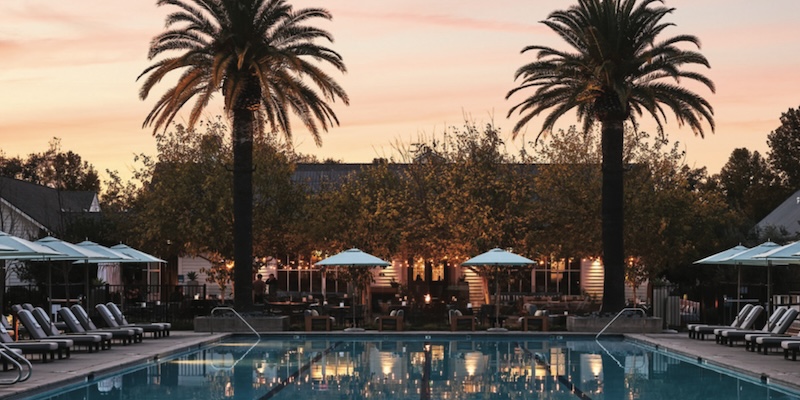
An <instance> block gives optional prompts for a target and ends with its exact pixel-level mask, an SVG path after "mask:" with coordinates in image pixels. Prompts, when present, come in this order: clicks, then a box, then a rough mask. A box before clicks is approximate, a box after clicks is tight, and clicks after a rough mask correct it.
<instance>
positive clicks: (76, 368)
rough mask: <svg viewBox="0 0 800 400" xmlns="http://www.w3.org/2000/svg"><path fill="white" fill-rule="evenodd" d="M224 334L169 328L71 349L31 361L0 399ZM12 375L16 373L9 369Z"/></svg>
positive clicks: (77, 379) (42, 389)
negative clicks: (159, 334)
mask: <svg viewBox="0 0 800 400" xmlns="http://www.w3.org/2000/svg"><path fill="white" fill-rule="evenodd" d="M223 336H226V334H208V333H195V332H190V331H172V333H171V334H170V336H167V337H163V338H159V339H153V338H150V337H145V339H144V341H143V342H142V343H134V344H130V345H127V346H124V345H121V344H116V343H115V344H114V345H113V346H112V347H111V349H110V350H102V351H99V352H94V353H87V352H86V351H85V350H78V351H73V352H72V356H71V357H70V358H69V359H64V360H58V359H56V360H55V361H48V362H47V363H42V361H41V360H39V359H38V356H37V359H36V360H32V361H31V364H32V365H33V374H32V375H31V378H30V379H28V380H27V381H25V382H21V383H17V384H14V385H10V386H0V399H25V398H28V397H30V396H32V395H33V394H34V393H42V392H46V391H48V390H52V389H54V388H57V387H60V386H64V385H69V384H72V383H78V382H85V381H87V380H91V379H93V377H94V376H98V375H101V374H104V373H109V372H111V371H115V370H120V369H125V368H127V367H131V366H133V365H135V364H137V363H140V362H141V361H142V360H153V359H154V358H163V357H166V356H168V355H170V354H173V353H175V352H178V351H183V350H185V349H187V348H192V347H198V346H202V345H203V344H206V343H209V342H214V341H217V340H219V339H220V338H221V337H223ZM13 376H16V372H13ZM0 377H2V378H5V379H9V378H10V377H12V372H0Z"/></svg>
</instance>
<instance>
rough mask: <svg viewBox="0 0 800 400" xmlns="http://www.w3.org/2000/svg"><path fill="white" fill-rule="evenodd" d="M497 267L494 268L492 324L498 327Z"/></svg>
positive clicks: (498, 288) (498, 291) (498, 287)
mask: <svg viewBox="0 0 800 400" xmlns="http://www.w3.org/2000/svg"><path fill="white" fill-rule="evenodd" d="M498 271H499V269H498V268H497V267H495V269H494V326H495V327H497V328H499V327H500V284H499V283H498V282H497V281H498V280H499V279H500V274H499V273H498Z"/></svg>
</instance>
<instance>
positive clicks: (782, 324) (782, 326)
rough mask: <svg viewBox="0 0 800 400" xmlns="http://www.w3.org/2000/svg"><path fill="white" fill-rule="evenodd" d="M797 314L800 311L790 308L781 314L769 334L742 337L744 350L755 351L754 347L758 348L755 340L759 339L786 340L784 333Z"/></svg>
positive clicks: (751, 334)
mask: <svg viewBox="0 0 800 400" xmlns="http://www.w3.org/2000/svg"><path fill="white" fill-rule="evenodd" d="M798 313H800V311H797V310H796V309H794V308H790V309H788V310H786V312H785V313H783V315H782V316H781V319H780V320H779V321H778V323H777V324H775V328H773V329H772V330H771V331H769V333H764V332H751V333H748V334H746V335H744V348H745V349H746V350H747V351H756V350H757V349H756V347H758V343H757V342H756V339H757V338H760V337H769V336H775V337H782V338H788V337H789V335H787V334H786V331H787V330H789V327H791V326H792V323H793V322H794V320H795V319H797V314H798ZM759 350H760V348H759Z"/></svg>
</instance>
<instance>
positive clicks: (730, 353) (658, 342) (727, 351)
mask: <svg viewBox="0 0 800 400" xmlns="http://www.w3.org/2000/svg"><path fill="white" fill-rule="evenodd" d="M625 336H627V337H629V338H631V339H634V340H639V341H642V342H645V343H647V344H650V345H653V346H659V347H662V348H665V349H668V350H669V351H671V352H673V353H677V354H681V355H684V356H687V357H690V358H693V359H698V360H700V361H704V362H707V363H709V364H712V365H718V366H722V367H725V368H727V369H730V370H733V371H736V372H739V373H741V374H743V375H750V376H752V377H754V378H757V379H760V380H762V381H767V382H769V383H773V384H778V385H781V386H784V387H788V388H791V389H793V390H796V391H800V361H791V359H790V360H785V359H784V358H783V349H777V350H771V351H770V353H769V354H767V355H764V354H763V353H755V352H750V351H747V350H745V349H744V344H739V345H737V346H733V347H728V346H727V345H719V344H717V343H716V342H715V340H714V337H713V335H712V336H711V338H710V339H708V338H706V340H697V339H689V334H688V333H686V332H682V333H648V334H636V335H625Z"/></svg>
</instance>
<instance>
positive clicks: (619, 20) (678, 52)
mask: <svg viewBox="0 0 800 400" xmlns="http://www.w3.org/2000/svg"><path fill="white" fill-rule="evenodd" d="M656 3H660V2H659V1H658V0H641V1H636V0H579V1H578V5H575V6H572V7H570V8H569V9H567V10H563V11H555V12H553V13H551V14H550V15H549V16H548V19H547V20H545V21H543V22H542V23H544V24H545V25H546V26H548V27H549V28H551V29H552V30H554V31H555V32H556V33H557V34H558V35H559V36H560V37H561V38H562V39H564V40H565V41H566V42H567V44H568V45H569V46H570V47H571V48H572V49H571V51H560V50H557V49H555V48H551V47H547V46H540V45H533V46H528V47H526V48H524V49H523V52H527V51H537V52H538V56H537V60H536V61H534V62H531V63H529V64H526V65H524V66H522V67H520V68H519V69H518V70H517V72H516V78H517V79H522V81H521V83H520V85H519V86H518V87H516V88H514V89H512V90H511V91H509V93H508V94H507V96H506V97H507V98H508V97H511V96H512V95H514V94H515V93H518V92H522V91H525V90H527V89H529V88H536V90H535V91H534V93H532V94H531V95H529V96H528V97H527V98H525V99H524V100H522V101H521V102H520V103H518V104H517V105H515V106H513V107H512V108H511V109H510V110H509V113H508V115H509V116H511V115H513V114H514V113H515V112H519V113H520V115H521V118H520V119H519V121H518V122H517V124H516V125H515V127H514V133H518V132H519V131H520V130H521V129H522V128H523V127H524V126H525V125H527V124H528V122H530V121H531V119H533V118H534V117H536V116H538V115H539V114H541V113H543V112H548V111H547V110H550V111H549V114H548V115H547V117H545V120H544V123H543V125H542V129H541V131H540V133H539V134H540V135H541V134H542V133H546V132H549V131H551V130H552V129H553V126H554V124H555V122H556V121H557V120H558V119H559V118H560V117H561V116H563V115H564V114H566V113H567V112H568V111H570V110H572V109H575V110H576V111H577V115H578V118H579V119H580V120H582V121H583V123H584V130H585V131H587V132H588V131H589V130H590V128H591V126H592V124H593V123H594V122H595V121H597V122H599V123H600V125H601V128H600V131H601V132H600V135H601V146H602V154H603V161H602V164H603V168H602V171H603V181H602V206H601V209H602V211H601V212H602V232H603V234H602V236H603V260H604V262H603V263H604V266H605V284H604V293H605V295H604V296H603V309H604V310H605V311H609V312H611V311H616V310H619V309H621V308H623V307H624V305H625V296H624V285H625V252H624V246H623V235H624V232H623V202H624V192H623V171H624V165H623V133H624V128H623V123H624V121H626V120H631V121H633V122H634V123H635V122H636V116H637V115H642V114H647V115H650V116H652V117H653V118H654V119H655V121H656V123H657V124H658V125H659V128H661V126H662V123H663V122H664V119H665V115H664V114H665V108H668V109H670V110H671V111H672V112H673V113H674V114H675V116H676V118H677V120H678V123H679V124H688V125H689V126H690V127H691V128H692V130H694V132H695V133H696V134H699V135H703V126H702V120H703V119H705V120H706V121H708V123H709V124H710V125H711V128H712V130H713V129H714V122H713V110H712V108H711V105H710V104H709V103H708V102H707V101H706V100H705V99H703V98H702V97H700V96H699V95H697V94H696V93H694V92H692V91H690V90H688V89H686V88H683V87H681V86H679V85H678V83H679V82H680V81H681V79H686V80H688V81H697V82H699V83H701V84H703V85H705V86H707V87H708V88H709V89H711V90H712V91H713V90H714V85H713V83H712V82H711V80H709V79H708V78H706V77H705V76H703V75H702V74H700V73H697V72H694V71H691V70H687V69H684V67H686V66H693V65H701V66H706V67H708V61H707V60H706V58H705V57H704V56H703V55H702V54H700V53H698V52H695V51H691V50H683V49H681V48H680V47H679V45H681V44H684V43H688V44H692V45H696V46H698V47H699V43H700V42H699V40H698V39H697V38H696V37H695V36H691V35H678V36H674V37H669V38H666V39H664V40H660V41H659V36H660V34H661V33H662V32H663V31H664V30H665V29H666V28H667V27H668V26H670V25H671V24H669V23H664V22H662V19H663V18H664V17H665V16H666V15H667V14H669V13H671V12H672V11H674V9H673V8H667V7H662V6H659V5H658V4H656Z"/></svg>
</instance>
